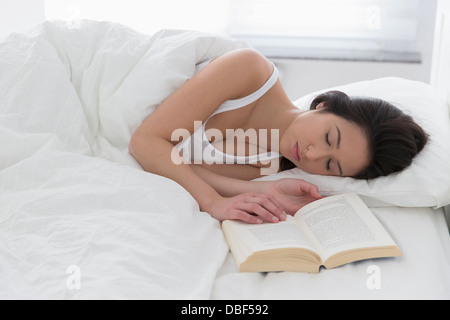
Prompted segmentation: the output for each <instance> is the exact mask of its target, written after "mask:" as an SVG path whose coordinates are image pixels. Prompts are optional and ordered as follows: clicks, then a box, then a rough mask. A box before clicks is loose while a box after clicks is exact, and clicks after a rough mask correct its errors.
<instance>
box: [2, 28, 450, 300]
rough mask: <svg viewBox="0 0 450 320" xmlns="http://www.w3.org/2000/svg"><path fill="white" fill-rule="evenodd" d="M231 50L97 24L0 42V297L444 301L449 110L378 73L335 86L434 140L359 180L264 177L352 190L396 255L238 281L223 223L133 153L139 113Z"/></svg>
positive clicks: (447, 287)
mask: <svg viewBox="0 0 450 320" xmlns="http://www.w3.org/2000/svg"><path fill="white" fill-rule="evenodd" d="M242 47H248V45H247V44H246V43H244V42H240V41H235V40H232V39H228V38H225V37H218V36H214V35H209V34H203V33H198V32H192V31H189V32H188V31H177V30H163V31H161V32H158V33H156V34H155V35H151V36H150V35H144V34H141V33H138V32H136V31H134V30H131V29H129V28H127V27H125V26H122V25H119V24H116V23H109V22H96V21H80V22H79V23H78V22H77V24H73V23H71V24H67V23H65V22H62V21H52V22H45V23H43V24H41V25H38V26H36V27H34V28H32V29H30V30H29V31H27V32H22V33H16V34H13V35H11V36H9V37H8V38H7V39H6V40H5V41H4V42H2V43H1V44H0V132H1V134H0V139H1V146H2V148H1V149H0V154H1V155H0V271H1V272H0V299H334V298H339V299H353V298H354V299H416V298H420V299H449V298H450V239H449V231H448V229H447V226H446V222H445V215H444V207H445V206H446V205H449V204H450V161H449V160H448V159H450V145H449V144H448V140H449V138H450V117H449V112H448V106H447V105H446V102H445V100H444V99H442V98H441V95H440V94H439V93H438V91H437V90H436V89H434V88H433V87H431V86H429V85H426V84H423V83H419V82H414V81H410V80H406V79H399V78H384V79H376V80H372V81H366V82H361V83H354V84H349V85H347V86H342V87H339V89H341V90H343V91H345V92H347V93H349V94H369V93H370V94H372V95H374V96H381V97H383V98H386V99H388V100H391V101H392V102H395V103H397V104H398V105H399V106H401V107H402V108H405V110H407V112H410V113H412V114H413V116H414V117H416V118H417V119H418V121H420V122H421V123H422V124H423V126H424V127H425V129H426V130H429V132H430V135H431V138H432V143H431V144H430V145H429V146H428V147H427V148H428V149H427V150H426V152H424V153H423V154H421V155H420V156H419V157H417V159H415V161H414V163H413V165H412V166H411V168H409V169H408V170H406V171H404V172H402V173H401V174H398V175H396V176H394V177H389V178H381V179H377V180H376V181H373V182H369V183H368V182H365V181H355V180H353V179H350V178H337V177H328V178H326V177H317V176H310V175H307V174H305V173H303V172H300V171H299V170H297V169H293V170H289V171H286V172H283V173H280V174H277V175H274V176H268V177H265V178H264V179H278V178H281V177H284V176H289V177H298V178H304V179H308V180H310V181H311V182H313V183H316V184H317V185H318V186H319V188H320V190H321V192H322V193H323V194H334V193H340V192H344V191H356V192H358V193H359V194H360V195H361V197H362V198H363V199H364V201H365V202H366V203H367V204H368V205H369V206H370V207H371V209H372V211H373V212H374V213H375V215H376V216H377V217H378V219H379V220H380V222H381V223H382V224H383V225H384V226H385V228H386V229H388V231H389V233H390V234H391V235H392V236H393V238H394V239H395V241H396V242H397V243H398V244H399V246H400V248H401V249H402V251H403V257H401V258H393V259H377V260H366V261H361V262H356V263H352V264H348V265H345V266H342V267H340V268H337V269H333V270H321V272H320V273H319V274H314V275H312V274H307V273H289V272H278V273H239V272H237V269H236V265H235V264H234V261H233V258H232V256H231V254H230V252H229V247H228V245H227V243H226V240H225V238H224V236H223V233H222V231H221V225H220V223H219V222H218V221H216V220H214V219H212V218H211V217H210V216H209V215H208V214H207V213H206V212H201V211H200V210H199V207H198V204H197V203H196V202H195V200H194V199H193V198H192V197H191V196H190V195H189V194H188V193H187V192H186V191H185V190H184V189H183V188H181V187H180V186H179V185H178V184H176V183H175V182H173V181H171V180H169V179H166V178H164V177H160V176H157V175H153V174H150V173H147V172H145V171H143V170H142V169H141V167H140V166H139V165H138V164H137V163H136V161H135V160H134V159H133V158H132V157H131V156H130V154H129V153H128V141H129V139H130V137H131V134H132V133H133V132H134V130H135V129H136V128H137V126H138V125H139V124H140V122H141V121H142V120H143V119H144V118H145V116H146V115H148V114H150V113H151V112H152V111H153V110H154V109H155V108H156V107H157V106H158V105H159V104H160V103H161V101H163V100H164V99H165V98H166V97H167V96H168V95H170V93H171V92H173V91H174V90H175V89H176V88H177V87H179V86H181V85H182V84H183V83H184V82H185V81H186V80H187V79H189V78H190V77H192V76H193V75H194V74H195V72H197V71H198V70H199V68H201V66H202V63H203V62H205V61H208V60H210V59H211V58H213V57H215V56H218V55H221V54H223V53H225V52H227V51H230V50H233V49H236V48H242ZM447 88H448V89H449V90H450V85H449V86H448V87H447ZM314 94H316V93H314ZM314 94H311V95H308V96H306V97H303V98H301V99H300V100H298V101H296V102H295V103H296V105H297V106H298V107H299V108H304V107H305V106H306V105H307V103H308V101H310V99H311V98H312V97H313V96H314ZM374 277H377V281H376V282H373V281H372V280H373V279H374Z"/></svg>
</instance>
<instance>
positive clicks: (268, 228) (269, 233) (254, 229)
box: [227, 216, 314, 251]
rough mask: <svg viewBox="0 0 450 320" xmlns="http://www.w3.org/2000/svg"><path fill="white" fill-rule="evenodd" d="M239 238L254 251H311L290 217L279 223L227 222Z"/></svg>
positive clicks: (310, 247) (311, 248) (308, 243)
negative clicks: (231, 225) (302, 249)
mask: <svg viewBox="0 0 450 320" xmlns="http://www.w3.org/2000/svg"><path fill="white" fill-rule="evenodd" d="M227 223H232V224H233V229H234V232H235V233H236V234H238V235H239V237H240V238H242V239H245V242H246V245H248V246H249V247H250V248H251V249H252V250H254V251H260V250H269V249H277V248H306V249H309V250H312V251H314V250H313V247H312V246H311V244H310V242H309V241H308V240H307V239H306V237H305V236H304V234H303V233H302V232H301V231H300V229H299V227H298V226H297V223H296V221H295V220H294V218H293V217H292V216H288V217H287V219H286V221H282V222H279V223H263V224H249V223H245V222H240V221H227Z"/></svg>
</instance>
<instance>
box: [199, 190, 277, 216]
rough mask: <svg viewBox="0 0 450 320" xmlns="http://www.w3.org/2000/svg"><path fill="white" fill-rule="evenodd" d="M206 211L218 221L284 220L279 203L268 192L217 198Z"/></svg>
mask: <svg viewBox="0 0 450 320" xmlns="http://www.w3.org/2000/svg"><path fill="white" fill-rule="evenodd" d="M210 208H211V209H210V210H208V212H209V213H210V214H211V216H212V217H214V218H216V219H217V220H219V221H223V220H242V221H246V222H249V223H263V222H264V221H268V222H274V223H276V222H279V221H284V220H286V213H285V212H284V210H283V207H282V206H281V204H280V203H279V202H278V201H277V200H276V199H275V197H273V196H272V195H270V194H264V193H252V192H248V193H243V194H240V195H238V196H234V197H231V198H224V197H221V198H218V199H216V200H215V201H213V202H212V203H211V206H210Z"/></svg>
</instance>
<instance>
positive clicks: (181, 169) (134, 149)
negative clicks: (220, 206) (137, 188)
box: [129, 135, 221, 211]
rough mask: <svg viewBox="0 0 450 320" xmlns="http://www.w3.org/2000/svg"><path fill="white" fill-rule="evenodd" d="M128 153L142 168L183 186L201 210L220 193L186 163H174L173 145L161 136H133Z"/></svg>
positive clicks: (218, 196)
mask: <svg viewBox="0 0 450 320" xmlns="http://www.w3.org/2000/svg"><path fill="white" fill-rule="evenodd" d="M129 149H130V153H131V154H132V155H133V156H134V158H135V159H136V160H137V161H138V162H139V164H140V165H141V166H142V167H143V169H144V170H146V171H148V172H151V173H155V174H158V175H161V176H165V177H167V178H169V179H172V180H174V181H176V182H177V183H178V184H180V185H181V186H182V187H183V188H185V189H186V190H187V191H188V192H189V193H190V194H191V195H192V197H194V199H195V200H196V201H197V202H198V204H199V206H200V209H201V210H202V211H209V210H210V209H211V204H212V203H213V202H214V200H216V199H218V198H220V197H221V195H220V194H219V193H218V192H217V191H216V190H215V189H214V187H212V186H210V184H208V183H207V182H206V181H205V180H204V179H203V178H202V177H200V176H199V175H198V174H197V173H196V172H194V170H193V169H192V168H191V166H190V165H188V164H175V163H174V162H173V161H172V158H171V152H172V149H173V145H172V144H171V143H170V142H169V141H167V140H164V139H161V138H145V139H143V138H139V136H136V135H135V136H133V138H132V140H131V142H130V148H129Z"/></svg>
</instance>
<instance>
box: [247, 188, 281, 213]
mask: <svg viewBox="0 0 450 320" xmlns="http://www.w3.org/2000/svg"><path fill="white" fill-rule="evenodd" d="M248 201H250V202H255V201H256V202H257V203H259V204H260V205H262V206H263V207H264V208H265V209H267V210H268V211H269V212H271V213H272V214H273V215H275V216H276V217H278V219H280V220H286V212H285V211H284V208H283V206H282V205H281V204H280V203H279V202H278V200H277V199H275V197H274V196H272V195H269V194H265V193H255V194H251V198H250V199H248Z"/></svg>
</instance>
